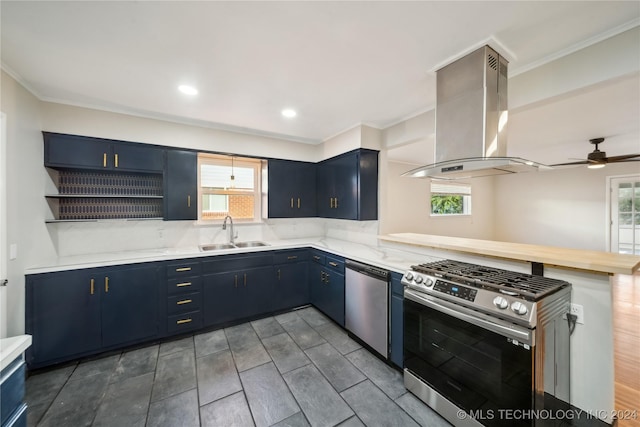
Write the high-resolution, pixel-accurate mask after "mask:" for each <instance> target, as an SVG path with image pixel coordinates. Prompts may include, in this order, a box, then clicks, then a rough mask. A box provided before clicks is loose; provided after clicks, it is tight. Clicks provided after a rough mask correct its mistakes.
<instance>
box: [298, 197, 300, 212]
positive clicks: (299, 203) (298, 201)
mask: <svg viewBox="0 0 640 427" xmlns="http://www.w3.org/2000/svg"><path fill="white" fill-rule="evenodd" d="M298 209H300V197H298Z"/></svg>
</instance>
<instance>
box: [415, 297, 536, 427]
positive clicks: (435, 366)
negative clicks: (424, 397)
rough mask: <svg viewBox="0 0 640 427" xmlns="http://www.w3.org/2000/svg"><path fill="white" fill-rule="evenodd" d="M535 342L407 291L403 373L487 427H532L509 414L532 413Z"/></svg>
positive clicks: (527, 334)
mask: <svg viewBox="0 0 640 427" xmlns="http://www.w3.org/2000/svg"><path fill="white" fill-rule="evenodd" d="M534 341H535V335H534V331H533V330H529V329H526V328H523V327H520V326H517V325H513V324H511V323H508V322H502V321H501V320H500V319H496V318H493V317H490V316H486V315H484V314H482V313H479V312H476V311H474V310H471V309H468V308H465V307H461V306H458V305H456V304H454V303H451V302H449V301H443V300H440V299H437V298H433V297H431V296H429V295H426V294H423V293H419V292H415V291H412V290H409V289H406V290H405V298H404V366H405V370H407V371H408V372H409V373H411V374H413V376H414V377H417V378H418V379H419V380H421V381H422V382H424V383H426V385H427V386H429V387H430V388H431V389H433V390H435V391H436V392H437V393H439V394H440V395H441V396H442V397H444V398H445V399H446V400H448V401H450V402H452V403H453V404H455V405H456V406H457V407H458V408H460V409H463V410H464V411H465V412H467V413H468V414H471V417H472V418H475V419H476V420H477V421H480V422H481V423H482V424H484V425H487V426H494V425H496V426H497V425H509V426H514V425H532V424H533V423H532V420H518V419H513V418H512V417H505V414H506V413H507V412H506V411H509V410H517V411H521V410H525V411H529V410H530V409H532V408H533V399H534V387H533V381H534V378H533V369H534V353H535V352H534V344H535V342H534ZM427 403H429V402H427ZM505 418H510V419H505ZM452 422H453V420H452Z"/></svg>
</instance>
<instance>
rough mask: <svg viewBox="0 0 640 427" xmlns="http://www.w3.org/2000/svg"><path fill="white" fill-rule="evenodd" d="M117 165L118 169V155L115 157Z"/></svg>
mask: <svg viewBox="0 0 640 427" xmlns="http://www.w3.org/2000/svg"><path fill="white" fill-rule="evenodd" d="M115 164H116V167H118V155H117V154H116V155H115Z"/></svg>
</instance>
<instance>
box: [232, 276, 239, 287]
mask: <svg viewBox="0 0 640 427" xmlns="http://www.w3.org/2000/svg"><path fill="white" fill-rule="evenodd" d="M234 277H235V282H234V285H233V286H234V287H236V288H237V287H238V275H237V274H236V275H235V276H234Z"/></svg>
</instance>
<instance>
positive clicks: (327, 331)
mask: <svg viewBox="0 0 640 427" xmlns="http://www.w3.org/2000/svg"><path fill="white" fill-rule="evenodd" d="M314 329H315V330H316V331H318V333H319V334H320V335H322V338H324V339H325V340H327V341H328V342H329V344H331V345H332V346H334V347H335V349H336V350H338V351H339V352H340V353H342V354H347V353H351V352H352V351H355V350H358V349H360V348H362V346H361V345H360V344H358V343H357V342H356V341H355V340H352V339H351V338H349V335H347V333H346V332H345V330H344V329H342V328H340V327H339V326H338V325H336V324H335V323H333V322H329V323H325V324H323V325H320V326H316V327H314Z"/></svg>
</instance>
